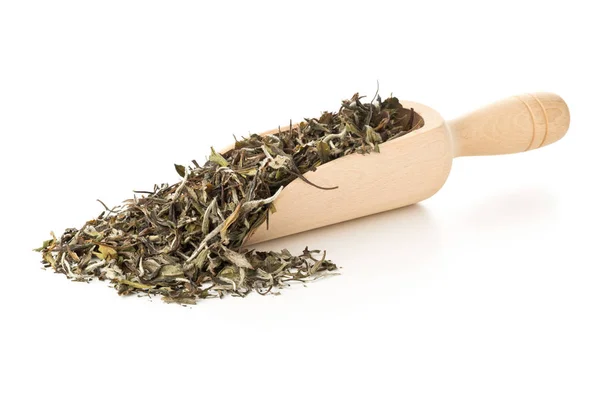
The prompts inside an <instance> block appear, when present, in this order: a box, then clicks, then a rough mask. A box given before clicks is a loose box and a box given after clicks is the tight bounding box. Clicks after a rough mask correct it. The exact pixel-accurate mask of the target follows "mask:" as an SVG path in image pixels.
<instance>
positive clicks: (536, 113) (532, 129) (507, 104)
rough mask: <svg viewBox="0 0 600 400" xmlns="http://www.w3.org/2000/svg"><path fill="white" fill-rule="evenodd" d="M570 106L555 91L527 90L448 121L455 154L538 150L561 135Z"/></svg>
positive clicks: (566, 121) (508, 152)
mask: <svg viewBox="0 0 600 400" xmlns="http://www.w3.org/2000/svg"><path fill="white" fill-rule="evenodd" d="M569 121H570V115H569V108H568V107H567V104H566V103H565V102H564V100H563V99H562V98H560V97H559V96H558V95H556V94H554V93H533V94H531V93H528V94H523V95H519V96H513V97H510V98H507V99H504V100H501V101H499V102H497V103H494V104H490V105H488V106H487V107H484V108H481V109H479V110H477V111H474V112H472V113H470V114H467V115H464V116H462V117H460V118H457V119H455V120H452V121H449V122H448V125H449V127H450V130H451V132H452V136H453V142H454V156H455V157H462V156H480V155H492V154H510V153H519V152H522V151H528V150H533V149H538V148H540V147H542V146H546V145H549V144H550V143H554V142H556V141H557V140H559V139H560V138H562V137H563V136H564V135H565V134H566V133H567V129H568V128H569Z"/></svg>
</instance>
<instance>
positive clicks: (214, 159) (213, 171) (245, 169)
mask: <svg viewBox="0 0 600 400" xmlns="http://www.w3.org/2000/svg"><path fill="white" fill-rule="evenodd" d="M421 126H423V119H422V118H421V117H420V116H419V115H417V114H416V113H415V112H414V110H410V109H405V108H403V107H402V105H401V104H400V102H399V101H398V99H396V98H393V97H390V98H388V99H386V100H384V101H382V100H381V98H379V96H376V97H375V98H374V99H373V101H372V102H370V103H363V101H362V97H360V96H359V94H358V93H356V94H355V95H354V96H352V97H351V98H350V99H348V100H344V101H343V102H342V107H341V108H340V109H339V111H338V112H326V113H323V114H322V115H321V117H320V118H307V119H305V120H304V121H302V122H300V123H299V124H297V125H291V124H290V126H289V127H288V128H286V129H280V131H279V133H278V134H276V135H264V136H261V135H256V134H252V135H249V136H248V137H246V138H241V139H236V143H235V147H234V148H233V149H232V150H230V151H228V152H226V153H224V154H219V153H217V152H215V150H214V149H212V148H211V153H210V156H209V157H208V161H207V162H206V163H205V164H204V165H200V164H198V163H197V162H195V161H192V164H193V165H192V166H190V167H184V166H182V165H178V164H175V170H176V172H177V174H178V175H179V176H180V177H181V178H182V179H181V180H180V181H179V182H178V183H176V184H173V185H168V184H162V185H155V186H154V188H153V190H150V191H138V192H136V194H140V195H142V196H141V197H135V198H134V199H131V200H126V201H125V202H124V203H123V204H122V205H120V206H117V207H114V208H111V209H109V208H108V207H106V206H104V208H105V210H103V212H102V213H101V214H100V215H99V216H98V217H97V218H96V219H92V220H89V221H87V222H86V223H85V224H84V225H83V226H82V227H81V228H80V229H74V228H70V229H67V230H65V232H64V233H63V234H62V235H61V237H60V239H57V238H56V237H55V235H54V234H52V239H50V240H47V241H45V242H44V243H43V245H42V247H40V248H39V249H36V251H40V252H41V255H42V263H43V265H44V266H45V267H51V268H53V269H54V270H55V271H57V272H60V273H63V274H65V275H66V276H67V277H69V278H70V279H73V280H90V279H92V278H98V279H101V280H109V281H111V282H112V283H113V284H114V287H115V288H116V290H117V292H118V293H119V294H121V295H129V294H134V293H149V294H155V295H160V296H161V297H162V298H163V300H164V301H166V302H169V303H178V304H194V303H195V302H196V301H197V300H198V299H205V298H208V297H222V296H224V295H226V294H232V295H236V296H245V295H247V294H248V293H249V292H251V291H256V292H258V293H260V294H267V293H272V294H275V295H277V294H279V292H278V291H276V290H273V289H278V288H283V287H286V286H288V284H289V282H294V281H298V282H306V281H309V280H314V279H316V278H317V277H320V276H323V275H325V274H331V273H332V272H335V270H336V268H337V267H336V265H335V264H333V263H332V262H331V261H329V260H327V259H326V253H325V252H323V253H322V256H317V254H320V252H318V251H311V250H308V248H307V249H305V250H304V252H302V253H301V254H299V255H292V254H291V253H290V252H289V251H288V250H285V249H284V250H282V251H280V252H275V251H269V252H261V251H256V250H244V249H243V247H242V246H243V244H244V241H245V240H246V239H247V238H248V237H249V236H250V235H251V234H252V233H253V232H254V231H255V230H256V229H257V228H258V227H259V226H260V225H261V224H263V223H265V222H266V223H267V224H268V223H269V215H270V213H273V212H275V211H276V209H275V204H274V202H275V200H276V199H277V197H278V196H279V195H280V193H281V191H282V190H283V188H284V187H285V186H286V185H288V184H289V183H290V182H292V181H294V180H295V179H301V180H302V181H303V182H305V183H307V184H311V185H313V186H316V187H317V188H320V187H319V186H317V185H315V184H314V183H312V182H310V181H308V180H307V179H306V178H304V176H303V174H305V173H306V172H308V171H314V170H315V169H317V168H318V167H319V166H321V165H322V164H324V163H327V162H330V161H332V160H335V159H337V158H340V157H343V156H346V155H348V154H352V153H363V154H364V153H369V152H371V151H376V152H377V151H381V149H380V147H379V145H380V144H381V143H383V142H385V141H387V140H392V139H394V138H397V137H400V136H403V135H405V134H407V133H408V132H410V131H412V130H414V129H418V128H419V127H421ZM320 189H335V188H320ZM102 204H103V205H104V203H102ZM267 226H268V225H267Z"/></svg>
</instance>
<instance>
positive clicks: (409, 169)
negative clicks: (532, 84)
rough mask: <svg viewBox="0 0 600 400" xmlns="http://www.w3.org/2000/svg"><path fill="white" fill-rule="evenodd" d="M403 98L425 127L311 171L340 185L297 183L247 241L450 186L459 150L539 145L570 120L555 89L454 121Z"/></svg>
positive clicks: (502, 150)
mask: <svg viewBox="0 0 600 400" xmlns="http://www.w3.org/2000/svg"><path fill="white" fill-rule="evenodd" d="M401 103H402V104H403V105H404V107H407V108H411V107H412V108H414V109H415V111H416V112H417V113H418V114H419V115H421V117H423V119H424V120H425V124H424V126H423V127H422V128H420V129H417V130H415V131H413V132H411V133H409V134H407V135H405V136H402V137H400V138H397V139H394V140H391V141H389V142H386V143H383V144H382V145H380V149H381V152H380V153H371V154H368V155H361V154H351V155H348V156H345V157H342V158H340V159H337V160H335V161H332V162H329V163H327V164H324V165H322V166H320V167H319V168H318V169H317V171H314V172H308V173H307V174H305V176H306V178H308V179H309V180H310V181H311V182H314V183H316V184H317V185H321V186H338V189H336V190H327V191H325V190H319V189H317V188H315V187H313V186H310V185H308V184H306V183H305V182H303V181H301V180H299V179H296V180H295V181H293V182H291V183H290V184H289V185H288V186H287V187H285V188H284V189H283V191H282V192H281V194H280V196H279V198H278V199H277V200H276V201H275V207H276V209H277V212H275V213H273V214H272V215H271V216H270V222H269V229H268V230H267V229H266V224H263V225H261V226H260V227H259V228H258V229H257V230H256V231H255V232H254V234H253V235H252V236H251V237H250V238H249V239H248V240H247V242H246V245H250V244H253V243H259V242H264V241H267V240H270V239H275V238H278V237H282V236H286V235H291V234H294V233H298V232H302V231H306V230H310V229H315V228H319V227H322V226H326V225H331V224H335V223H338V222H343V221H347V220H351V219H354V218H359V217H363V216H366V215H370V214H375V213H379V212H383V211H387V210H391V209H394V208H399V207H403V206H407V205H410V204H414V203H417V202H419V201H422V200H425V199H427V198H429V197H430V196H432V195H433V194H435V193H436V192H437V191H438V190H439V189H440V188H441V187H442V186H443V185H444V183H445V182H446V179H447V177H448V174H449V173H450V169H451V166H452V159H453V158H454V157H460V156H475V155H492V154H508V153H517V152H522V151H527V150H532V149H537V148H539V147H542V146H546V145H548V144H550V143H553V142H555V141H557V140H559V139H560V138H562V137H563V136H564V135H565V133H566V132H567V129H568V127H569V118H570V116H569V110H568V108H567V105H566V103H565V102H564V101H563V100H562V99H561V98H560V97H559V96H557V95H555V94H551V93H535V94H525V95H520V96H514V97H511V98H508V99H505V100H502V101H499V102H497V103H494V104H491V105H489V106H487V107H484V108H482V109H480V110H478V111H475V112H473V113H471V114H468V115H465V116H463V117H461V118H458V119H456V120H453V121H449V122H446V121H444V119H443V118H442V117H441V116H440V114H438V113H437V112H436V111H435V110H433V109H431V108H429V107H427V106H425V105H423V104H419V103H414V102H410V101H402V102H401ZM274 132H277V130H274V131H269V132H265V134H267V133H274ZM225 150H227V149H225Z"/></svg>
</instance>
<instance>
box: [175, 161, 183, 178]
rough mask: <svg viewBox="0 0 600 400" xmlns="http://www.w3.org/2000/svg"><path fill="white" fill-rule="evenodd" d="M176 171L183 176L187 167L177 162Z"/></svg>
mask: <svg viewBox="0 0 600 400" xmlns="http://www.w3.org/2000/svg"><path fill="white" fill-rule="evenodd" d="M175 171H177V173H178V174H179V176H181V177H182V178H183V177H185V167H184V166H183V165H179V164H175Z"/></svg>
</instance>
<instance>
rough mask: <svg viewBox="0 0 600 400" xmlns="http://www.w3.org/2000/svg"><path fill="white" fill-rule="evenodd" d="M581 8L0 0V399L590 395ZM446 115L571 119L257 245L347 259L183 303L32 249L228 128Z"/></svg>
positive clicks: (595, 66) (593, 230)
mask: <svg viewBox="0 0 600 400" xmlns="http://www.w3.org/2000/svg"><path fill="white" fill-rule="evenodd" d="M585 4H592V2H587V1H569V2H558V1H556V2H555V1H548V0H547V1H494V2H475V1H473V2H465V1H457V0H454V1H440V2H433V1H428V2H425V1H411V2H399V1H393V2H381V1H373V0H369V1H363V2H354V1H344V2H339V3H333V2H326V1H318V2H311V1H302V2H294V3H291V2H283V1H279V2H273V3H268V2H261V1H246V2H229V1H228V2H218V1H212V2H200V1H195V2H184V1H172V2H166V1H165V2H157V1H148V0H145V1H139V2H135V1H124V0H119V1H106V0H105V1H102V2H89V1H87V2H86V1H71V2H68V1H52V2H50V1H40V2H32V1H24V0H20V1H16V0H15V1H2V2H1V3H0V136H1V138H2V144H1V147H0V149H1V150H0V152H1V157H0V162H1V164H2V165H1V169H0V171H1V172H0V174H1V177H2V179H1V184H2V186H1V189H0V191H1V196H0V201H1V213H2V221H1V230H0V235H1V239H2V240H1V241H0V248H1V270H0V271H1V274H0V279H1V281H2V282H1V287H2V289H1V291H0V296H1V302H0V307H1V311H2V312H1V320H0V324H1V325H2V327H1V328H0V329H1V330H0V349H1V352H0V368H1V369H2V371H1V372H0V397H1V398H3V399H40V398H57V399H59V398H60V399H107V398H115V399H116V398H144V399H152V398H175V399H179V398H181V399H183V398H186V399H187V398H250V399H254V398H260V399H270V398H281V399H283V398H292V399H295V398H348V397H351V396H358V397H360V398H404V399H454V398H456V399H508V398H510V399H598V398H599V397H600V364H599V362H600V361H599V360H600V344H599V339H600V327H599V321H598V318H599V316H600V290H599V284H600V271H599V267H600V262H599V259H600V253H599V252H598V246H599V244H598V240H599V239H600V235H599V234H598V225H599V223H600V212H599V209H600V205H599V204H600V203H599V201H598V195H597V193H598V183H599V179H598V173H599V171H600V168H599V166H600V162H599V160H598V149H599V145H600V133H599V132H598V117H597V115H598V109H599V107H600V104H599V103H598V97H597V94H598V90H599V89H600V84H599V81H600V80H599V78H598V75H599V74H600V63H599V62H598V38H600V29H599V27H598V23H597V15H598V14H597V12H596V11H594V10H593V7H592V6H587V5H585ZM377 80H379V82H380V86H381V92H382V94H384V95H387V94H389V93H390V92H393V93H394V94H395V95H397V96H398V97H400V98H403V99H409V100H413V101H418V102H422V103H425V104H427V105H429V106H431V107H433V108H434V109H436V110H438V111H439V112H440V113H441V114H442V115H443V116H444V117H446V118H447V119H451V118H454V117H457V116H459V115H460V114H462V113H464V112H467V111H470V110H472V109H475V108H477V107H480V106H482V105H484V104H486V103H488V102H491V101H495V100H498V99H501V98H503V97H507V96H511V95H515V94H520V93H523V92H535V91H552V92H556V93H558V94H560V95H561V96H562V97H563V98H564V99H565V100H566V101H567V103H568V104H569V106H570V110H571V119H572V121H571V128H570V130H569V132H568V133H567V135H566V137H565V138H564V139H563V140H561V141H560V142H558V143H556V144H553V145H551V146H549V147H546V148H543V149H540V150H536V151H534V152H530V153H525V154H516V155H508V156H497V157H479V158H462V159H458V160H456V161H455V163H454V167H453V170H452V173H451V175H450V178H449V179H448V182H447V183H446V185H445V186H444V188H443V189H442V190H441V191H440V192H439V193H438V194H437V195H436V196H434V197H433V198H431V199H429V200H427V201H424V202H423V203H421V204H419V205H417V206H412V207H408V208H405V209H400V210H396V211H392V212H387V213H384V214H380V215H376V216H372V217H367V218H363V219H360V220H355V221H351V222H348V223H344V224H340V225H337V226H332V227H328V228H324V229H320V230H317V231H313V232H308V233H303V234H299V235H296V236H293V237H288V238H285V239H281V240H278V241H274V242H271V243H266V244H263V245H261V246H260V248H261V249H275V250H279V249H281V248H282V247H288V248H289V249H290V250H292V251H294V252H295V251H299V250H301V249H302V248H304V246H306V245H309V246H310V247H311V248H324V249H327V251H328V253H327V254H328V256H329V257H330V258H331V259H332V260H334V261H336V262H337V263H339V264H340V265H341V266H342V267H343V269H342V274H341V275H340V276H336V277H332V278H329V279H325V280H322V281H319V282H317V283H312V284H309V285H307V287H302V286H298V287H295V288H292V289H289V290H284V291H283V293H282V295H281V296H266V297H261V296H259V295H252V296H249V297H248V298H245V299H237V298H226V299H224V300H216V299H213V300H209V301H204V302H201V303H200V304H199V305H197V306H195V307H191V308H189V307H188V308H186V307H180V306H176V305H167V304H163V303H162V302H161V301H160V300H158V299H155V300H153V301H150V300H148V299H143V298H142V299H140V298H136V297H132V298H120V297H119V296H117V295H116V293H115V291H114V290H112V289H110V288H108V287H107V285H105V284H89V285H86V284H81V283H73V282H69V281H68V280H67V279H65V278H64V276H62V275H58V274H53V273H52V272H50V271H43V270H41V269H40V263H39V255H38V254H36V253H32V252H31V249H32V248H34V247H38V246H39V245H40V244H41V242H42V241H43V240H45V239H46V238H47V237H48V234H49V232H50V230H54V231H55V232H56V233H57V234H59V233H61V232H62V230H63V229H65V228H67V227H72V226H73V227H79V226H81V225H82V224H83V223H84V222H85V221H86V220H88V219H91V218H93V217H95V216H96V215H97V214H99V213H100V211H101V209H102V208H101V205H100V204H99V203H97V202H96V199H98V198H99V199H102V200H103V201H104V202H105V203H107V204H110V205H115V204H118V203H119V202H120V201H121V200H124V199H126V198H129V197H131V196H132V192H131V191H132V190H133V189H148V188H151V187H152V185H153V184H154V183H161V182H175V181H176V180H177V179H178V176H177V175H176V173H175V171H174V168H173V163H174V162H178V163H188V162H189V161H190V160H191V159H194V158H196V159H198V160H199V161H201V160H204V157H205V156H206V154H207V151H208V149H209V147H210V146H211V145H214V146H215V147H217V148H218V147H219V146H223V145H225V144H227V143H229V142H230V141H231V140H232V136H231V135H232V134H234V133H235V134H238V135H243V134H245V133H248V132H249V131H251V132H260V131H263V130H266V129H270V128H273V127H276V126H277V125H278V124H280V123H286V121H288V120H289V119H290V118H292V119H293V120H299V119H300V118H302V117H306V116H316V115H319V113H320V112H321V111H325V110H335V109H337V108H338V106H339V102H340V100H341V99H343V98H347V97H349V96H351V95H352V94H353V93H354V92H355V91H360V92H361V93H364V94H365V95H368V96H371V95H372V94H373V93H374V91H375V87H376V81H377Z"/></svg>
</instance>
